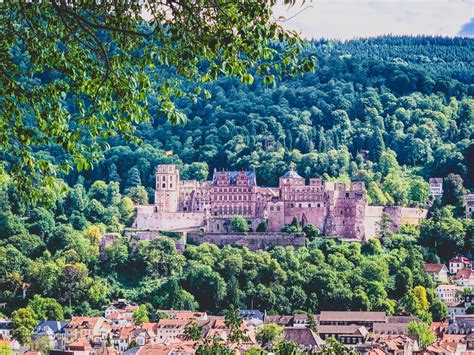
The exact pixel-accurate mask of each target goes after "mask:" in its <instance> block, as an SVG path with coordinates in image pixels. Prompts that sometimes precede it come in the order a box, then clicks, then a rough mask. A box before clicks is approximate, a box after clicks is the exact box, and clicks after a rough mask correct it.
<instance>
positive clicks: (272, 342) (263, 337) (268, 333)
mask: <svg viewBox="0 0 474 355" xmlns="http://www.w3.org/2000/svg"><path fill="white" fill-rule="evenodd" d="M282 332H283V327H280V326H279V325H278V324H275V323H267V324H264V325H263V326H262V327H261V328H260V329H258V331H257V334H256V339H257V341H258V342H259V344H260V345H261V346H262V348H264V349H272V348H273V347H275V346H276V345H277V344H279V343H280V342H281V341H282V340H283V337H282Z"/></svg>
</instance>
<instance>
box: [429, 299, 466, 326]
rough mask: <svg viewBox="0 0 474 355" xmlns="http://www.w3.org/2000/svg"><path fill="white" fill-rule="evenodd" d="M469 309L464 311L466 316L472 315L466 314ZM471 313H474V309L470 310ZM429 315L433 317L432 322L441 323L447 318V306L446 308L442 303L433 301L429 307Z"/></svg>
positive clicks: (436, 300)
mask: <svg viewBox="0 0 474 355" xmlns="http://www.w3.org/2000/svg"><path fill="white" fill-rule="evenodd" d="M469 308H470V307H469ZM469 308H468V309H466V314H472V313H468V311H469ZM472 311H474V309H472ZM430 313H431V316H432V317H433V322H442V321H444V320H445V319H446V318H447V317H448V306H446V304H445V303H444V302H441V301H440V300H438V299H435V300H434V301H433V302H432V303H431V305H430Z"/></svg>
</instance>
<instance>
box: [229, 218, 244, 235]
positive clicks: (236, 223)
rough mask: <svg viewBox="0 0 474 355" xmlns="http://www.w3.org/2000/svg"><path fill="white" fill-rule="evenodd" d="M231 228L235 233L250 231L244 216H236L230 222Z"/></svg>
mask: <svg viewBox="0 0 474 355" xmlns="http://www.w3.org/2000/svg"><path fill="white" fill-rule="evenodd" d="M230 226H231V228H232V231H233V232H237V233H247V232H248V231H249V224H248V223H247V220H246V219H245V218H244V217H242V216H234V217H232V220H231V221H230Z"/></svg>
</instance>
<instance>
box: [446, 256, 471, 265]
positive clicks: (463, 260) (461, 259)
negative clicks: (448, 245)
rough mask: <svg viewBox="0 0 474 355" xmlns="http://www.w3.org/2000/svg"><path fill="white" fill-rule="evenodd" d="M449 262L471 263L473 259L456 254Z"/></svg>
mask: <svg viewBox="0 0 474 355" xmlns="http://www.w3.org/2000/svg"><path fill="white" fill-rule="evenodd" d="M449 263H463V264H471V260H469V259H468V258H466V257H465V256H456V257H454V258H452V259H451V260H449Z"/></svg>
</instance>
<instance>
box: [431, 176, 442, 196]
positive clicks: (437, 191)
mask: <svg viewBox="0 0 474 355" xmlns="http://www.w3.org/2000/svg"><path fill="white" fill-rule="evenodd" d="M429 183H430V191H431V194H432V195H433V196H434V197H441V196H443V178H439V177H438V178H430V180H429Z"/></svg>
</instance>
